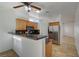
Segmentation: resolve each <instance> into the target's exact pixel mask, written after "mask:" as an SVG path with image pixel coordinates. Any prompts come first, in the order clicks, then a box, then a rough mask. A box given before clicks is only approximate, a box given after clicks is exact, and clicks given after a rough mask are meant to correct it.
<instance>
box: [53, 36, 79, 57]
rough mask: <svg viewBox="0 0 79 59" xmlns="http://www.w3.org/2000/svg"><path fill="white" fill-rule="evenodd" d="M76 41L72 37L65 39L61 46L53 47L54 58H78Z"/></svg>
mask: <svg viewBox="0 0 79 59" xmlns="http://www.w3.org/2000/svg"><path fill="white" fill-rule="evenodd" d="M74 43H75V42H74V39H73V38H72V37H67V36H65V37H64V40H63V41H62V43H61V45H56V44H53V45H52V47H53V48H52V49H53V51H52V53H53V55H52V56H53V57H77V56H78V54H77V50H76V48H75V44H74Z"/></svg>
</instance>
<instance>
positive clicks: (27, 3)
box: [13, 2, 41, 12]
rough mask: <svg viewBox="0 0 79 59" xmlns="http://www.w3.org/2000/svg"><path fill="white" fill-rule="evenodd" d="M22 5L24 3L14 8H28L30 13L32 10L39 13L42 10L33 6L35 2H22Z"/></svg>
mask: <svg viewBox="0 0 79 59" xmlns="http://www.w3.org/2000/svg"><path fill="white" fill-rule="evenodd" d="M21 3H23V4H22V5H18V6H14V7H13V8H15V9H16V8H20V7H24V6H25V7H27V8H28V10H27V11H28V12H30V11H31V9H35V10H37V11H40V10H41V8H40V7H38V6H35V5H32V3H33V2H21Z"/></svg>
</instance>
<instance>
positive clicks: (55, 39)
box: [48, 25, 60, 44]
mask: <svg viewBox="0 0 79 59" xmlns="http://www.w3.org/2000/svg"><path fill="white" fill-rule="evenodd" d="M48 34H49V39H52V43H54V44H60V26H59V25H55V26H49V27H48Z"/></svg>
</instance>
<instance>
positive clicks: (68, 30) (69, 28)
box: [63, 22, 74, 37]
mask: <svg viewBox="0 0 79 59" xmlns="http://www.w3.org/2000/svg"><path fill="white" fill-rule="evenodd" d="M63 25H64V35H65V36H69V37H74V23H73V22H68V23H64V24H63Z"/></svg>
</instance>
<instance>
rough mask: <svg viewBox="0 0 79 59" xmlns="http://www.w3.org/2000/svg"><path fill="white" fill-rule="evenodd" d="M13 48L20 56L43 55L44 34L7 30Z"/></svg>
mask: <svg viewBox="0 0 79 59" xmlns="http://www.w3.org/2000/svg"><path fill="white" fill-rule="evenodd" d="M9 34H11V35H12V39H13V49H14V51H15V52H16V53H17V54H18V55H19V56H21V57H44V56H45V40H46V38H47V36H46V35H40V34H37V35H33V34H16V33H12V32H9Z"/></svg>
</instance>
